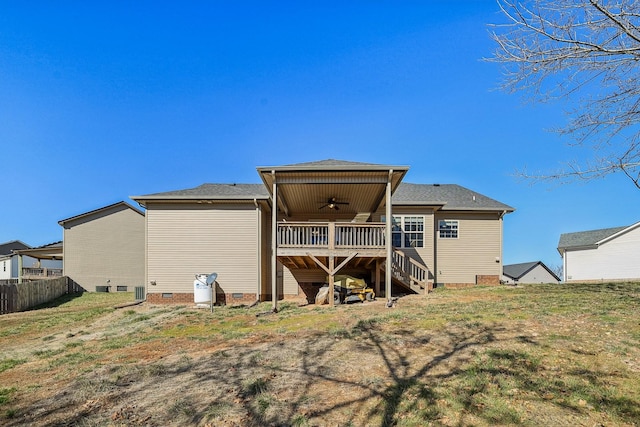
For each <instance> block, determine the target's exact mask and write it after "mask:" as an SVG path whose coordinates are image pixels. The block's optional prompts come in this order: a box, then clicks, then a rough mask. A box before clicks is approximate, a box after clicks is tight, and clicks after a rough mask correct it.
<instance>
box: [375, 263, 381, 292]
mask: <svg viewBox="0 0 640 427" xmlns="http://www.w3.org/2000/svg"><path fill="white" fill-rule="evenodd" d="M381 264H382V263H381V262H380V258H376V287H375V293H376V296H378V295H380V291H381V288H380V284H381V283H380V280H381V279H382V277H380V270H381V269H382V265H381Z"/></svg>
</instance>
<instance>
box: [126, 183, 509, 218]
mask: <svg viewBox="0 0 640 427" xmlns="http://www.w3.org/2000/svg"><path fill="white" fill-rule="evenodd" d="M268 197H269V192H268V191H267V189H266V187H265V186H264V185H263V184H202V185H200V186H198V187H195V188H187V189H184V190H175V191H166V192H162V193H153V194H147V195H144V196H134V197H132V198H133V199H134V200H136V199H186V200H188V199H200V198H207V199H219V200H225V199H228V200H246V199H254V198H257V199H266V198H268ZM392 203H393V204H394V205H443V207H442V210H445V211H446V210H504V211H509V212H511V211H513V210H514V209H513V208H512V207H511V206H508V205H505V204H504V203H501V202H498V201H497V200H494V199H491V198H489V197H487V196H484V195H482V194H480V193H476V192H474V191H471V190H469V189H467V188H464V187H461V186H459V185H456V184H440V185H438V184H436V185H433V184H408V183H400V185H399V186H398V189H397V190H396V192H395V193H394V195H393V198H392Z"/></svg>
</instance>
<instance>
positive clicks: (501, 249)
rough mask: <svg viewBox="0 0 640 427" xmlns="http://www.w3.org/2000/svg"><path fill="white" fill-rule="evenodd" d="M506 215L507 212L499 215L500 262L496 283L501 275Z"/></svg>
mask: <svg viewBox="0 0 640 427" xmlns="http://www.w3.org/2000/svg"><path fill="white" fill-rule="evenodd" d="M506 214H507V211H502V213H501V214H500V262H499V263H498V265H499V266H500V269H499V271H498V283H499V282H500V280H502V273H503V268H502V262H503V260H502V257H503V256H504V255H503V251H504V248H503V245H504V219H503V218H504V216H505V215H506Z"/></svg>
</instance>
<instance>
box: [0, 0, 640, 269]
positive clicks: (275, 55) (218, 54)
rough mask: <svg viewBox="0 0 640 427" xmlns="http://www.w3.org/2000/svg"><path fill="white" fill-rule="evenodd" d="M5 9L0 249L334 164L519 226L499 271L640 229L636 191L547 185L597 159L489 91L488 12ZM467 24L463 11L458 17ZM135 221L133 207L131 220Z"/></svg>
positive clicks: (186, 6)
mask: <svg viewBox="0 0 640 427" xmlns="http://www.w3.org/2000/svg"><path fill="white" fill-rule="evenodd" d="M343 3H345V2H331V1H326V2H241V1H238V2H223V1H219V2H218V1H202V2H192V1H185V2H161V1H153V2H152V1H136V2H121V1H110V2H77V1H76V2H73V1H59V2H5V1H2V0H0V159H1V162H2V165H3V176H4V180H3V185H2V188H3V190H2V201H1V202H0V206H1V209H0V242H4V241H8V240H14V239H18V240H22V241H24V242H25V243H28V244H31V245H42V244H46V243H49V242H52V241H56V240H61V239H62V228H61V227H60V226H59V225H58V224H57V222H58V221H59V220H61V219H64V218H68V217H71V216H74V215H78V214H81V213H84V212H87V211H89V210H92V209H96V208H100V207H102V206H105V205H108V204H111V203H114V202H117V201H120V200H126V201H128V202H131V201H130V200H129V196H131V195H140V194H148V193H154V192H162V191H169V190H175V189H182V188H189V187H194V186H197V185H200V184H202V183H204V182H228V183H231V182H237V183H258V182H259V178H258V175H257V173H256V167H258V166H269V165H282V164H290V163H298V162H306V161H314V160H322V159H327V158H334V159H341V160H350V161H361V162H372V163H383V164H398V165H408V166H410V167H411V169H410V171H409V173H408V174H407V176H406V178H405V181H406V182H415V183H455V184H460V185H463V186H465V187H468V188H470V189H472V190H475V191H477V192H480V193H482V194H485V195H487V196H489V197H492V198H494V199H497V200H499V201H501V202H503V203H506V204H509V205H511V206H513V207H515V208H516V209H517V210H516V212H515V213H513V214H510V215H508V216H507V217H506V218H505V227H504V229H505V231H504V256H503V258H504V262H505V263H507V264H508V263H518V262H526V261H534V260H542V261H544V262H545V263H547V265H550V266H553V265H557V264H560V262H561V260H560V257H559V255H558V254H557V251H556V249H555V248H556V246H557V243H558V238H559V236H560V233H563V232H571V231H581V230H589V229H596V228H605V227H614V226H621V225H630V224H632V223H635V222H637V221H638V220H640V218H639V216H638V214H637V212H638V211H639V208H640V193H639V192H638V190H637V189H635V187H633V186H632V184H631V183H630V181H628V180H627V179H625V178H624V177H622V176H612V177H609V178H607V179H603V180H598V181H592V182H588V183H572V184H566V185H556V184H537V185H534V186H532V185H531V184H530V183H527V182H522V181H519V180H518V179H516V178H514V172H515V170H516V169H522V168H525V167H526V168H527V169H528V170H529V171H537V170H550V169H555V168H557V167H558V166H559V165H560V164H561V162H563V161H568V160H572V159H574V158H575V159H580V158H581V156H584V153H581V152H579V151H577V150H576V149H575V148H570V147H568V146H567V143H569V142H571V141H570V140H566V139H562V138H560V137H559V136H557V135H555V134H552V133H549V132H548V131H547V129H550V128H553V127H558V126H561V125H562V124H564V123H565V120H566V117H565V116H564V114H563V110H564V109H565V108H566V106H565V105H562V104H526V103H524V102H523V99H522V97H521V96H519V95H511V94H506V93H504V92H500V91H497V90H495V88H496V87H497V86H498V85H499V82H500V78H501V74H500V68H499V66H498V65H496V64H492V63H487V62H484V61H482V60H481V59H482V58H484V57H488V56H490V55H491V52H492V50H493V48H494V46H493V45H492V42H491V41H490V39H489V37H488V28H487V24H488V23H492V22H499V21H500V20H501V16H500V14H499V11H498V7H497V5H496V4H495V3H494V2H493V1H456V2H450V1H444V0H442V1H407V2H403V3H402V6H398V3H397V2H390V1H389V2H386V1H355V2H349V3H348V4H347V5H346V6H345V5H344V4H343ZM452 5H455V6H452ZM132 203H133V202H132Z"/></svg>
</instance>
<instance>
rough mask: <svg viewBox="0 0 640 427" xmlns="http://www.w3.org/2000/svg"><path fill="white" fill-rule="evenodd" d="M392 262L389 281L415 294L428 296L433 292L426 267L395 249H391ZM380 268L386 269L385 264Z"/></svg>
mask: <svg viewBox="0 0 640 427" xmlns="http://www.w3.org/2000/svg"><path fill="white" fill-rule="evenodd" d="M392 260H393V265H392V268H391V280H392V281H393V282H394V283H395V284H397V285H400V286H402V287H404V288H406V289H408V290H411V291H413V292H415V293H417V294H421V293H424V294H428V293H429V292H431V291H432V290H433V282H431V281H430V280H429V268H428V267H427V266H425V265H424V264H422V263H420V262H418V261H416V260H415V259H413V258H411V257H410V256H409V255H407V254H406V253H404V252H403V251H401V250H400V249H397V248H393V254H392ZM382 268H383V269H385V268H386V263H385V264H383V266H382Z"/></svg>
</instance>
